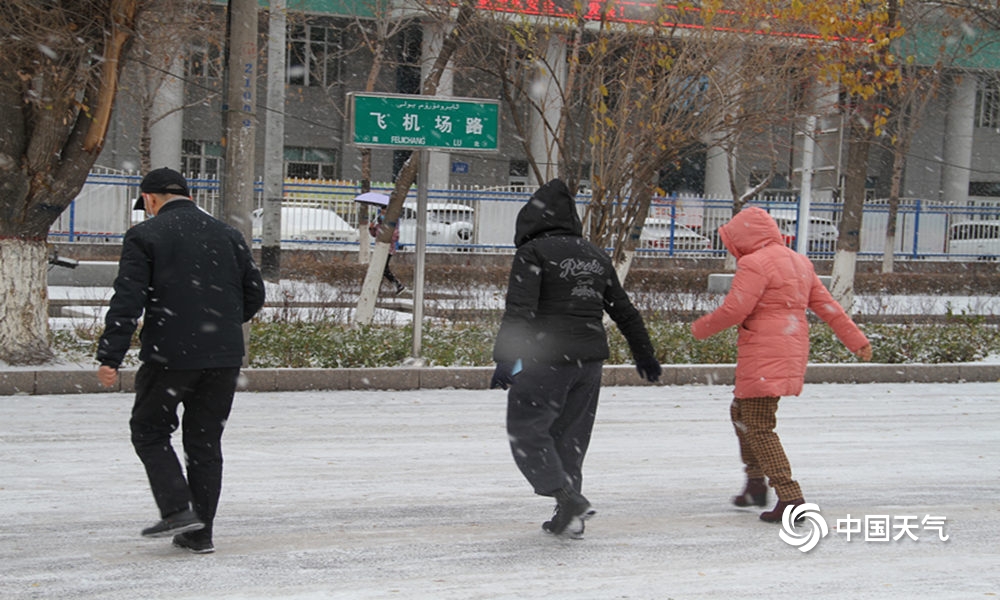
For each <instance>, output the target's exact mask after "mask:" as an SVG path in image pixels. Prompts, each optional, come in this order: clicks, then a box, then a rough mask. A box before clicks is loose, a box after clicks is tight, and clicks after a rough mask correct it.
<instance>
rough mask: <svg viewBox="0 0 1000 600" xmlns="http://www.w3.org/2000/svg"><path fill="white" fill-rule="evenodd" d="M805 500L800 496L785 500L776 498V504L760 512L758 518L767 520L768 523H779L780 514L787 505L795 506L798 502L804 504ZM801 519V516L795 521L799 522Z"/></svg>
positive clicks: (783, 512)
mask: <svg viewBox="0 0 1000 600" xmlns="http://www.w3.org/2000/svg"><path fill="white" fill-rule="evenodd" d="M805 503H806V501H805V500H803V499H802V498H796V499H795V500H789V501H788V502H785V501H783V500H778V504H777V505H776V506H775V507H774V508H773V509H771V510H769V511H766V512H762V513H760V520H761V521H767V522H768V523H781V516H782V515H783V514H785V509H786V508H788V507H789V506H791V507H795V506H798V505H800V504H805ZM802 521H803V518H802V517H799V518H798V519H795V523H796V524H799V523H801V522H802Z"/></svg>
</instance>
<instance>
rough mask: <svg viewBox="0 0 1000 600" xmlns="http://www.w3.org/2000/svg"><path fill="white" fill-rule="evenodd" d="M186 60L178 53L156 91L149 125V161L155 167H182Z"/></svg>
mask: <svg viewBox="0 0 1000 600" xmlns="http://www.w3.org/2000/svg"><path fill="white" fill-rule="evenodd" d="M183 107H184V62H183V61H182V60H181V57H180V55H178V56H177V57H176V58H175V59H174V61H173V62H172V63H171V64H170V67H169V69H168V72H167V73H165V74H164V75H163V81H162V83H160V85H159V87H158V88H157V89H156V90H153V106H152V111H151V113H150V123H151V124H150V126H149V135H150V140H149V163H150V166H151V167H152V168H153V169H158V168H160V167H170V168H171V169H173V170H175V171H180V170H181V142H182V140H183V138H184V111H183V110H182V109H183Z"/></svg>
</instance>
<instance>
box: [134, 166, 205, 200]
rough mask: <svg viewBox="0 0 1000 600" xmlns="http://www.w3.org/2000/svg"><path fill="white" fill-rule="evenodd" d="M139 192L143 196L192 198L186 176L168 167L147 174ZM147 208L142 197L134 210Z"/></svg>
mask: <svg viewBox="0 0 1000 600" xmlns="http://www.w3.org/2000/svg"><path fill="white" fill-rule="evenodd" d="M139 191H140V192H142V193H143V194H173V195H175V196H184V197H185V198H190V197H191V193H190V192H189V191H188V186H187V181H186V180H185V179H184V176H183V175H181V174H180V173H178V172H177V171H175V170H173V169H170V168H167V167H161V168H159V169H153V170H152V171H150V172H149V173H146V176H145V177H143V178H142V183H141V184H139ZM145 208H146V206H145V204H143V202H142V196H139V197H138V198H136V200H135V205H134V206H132V209H133V210H144V209H145Z"/></svg>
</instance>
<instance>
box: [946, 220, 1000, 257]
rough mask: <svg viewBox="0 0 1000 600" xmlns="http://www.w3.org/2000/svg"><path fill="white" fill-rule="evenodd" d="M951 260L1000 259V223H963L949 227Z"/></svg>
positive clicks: (948, 242)
mask: <svg viewBox="0 0 1000 600" xmlns="http://www.w3.org/2000/svg"><path fill="white" fill-rule="evenodd" d="M947 244H948V247H947V252H948V259H949V260H997V259H1000V221H962V222H960V223H953V224H952V225H951V226H950V227H948V241H947Z"/></svg>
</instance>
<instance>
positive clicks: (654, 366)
mask: <svg viewBox="0 0 1000 600" xmlns="http://www.w3.org/2000/svg"><path fill="white" fill-rule="evenodd" d="M635 370H636V371H638V372H639V377H642V378H643V379H645V380H646V381H650V382H653V383H656V382H657V381H659V380H660V373H663V368H662V367H661V366H660V361H658V360H656V358H655V357H652V356H646V357H643V358H637V359H635Z"/></svg>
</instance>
